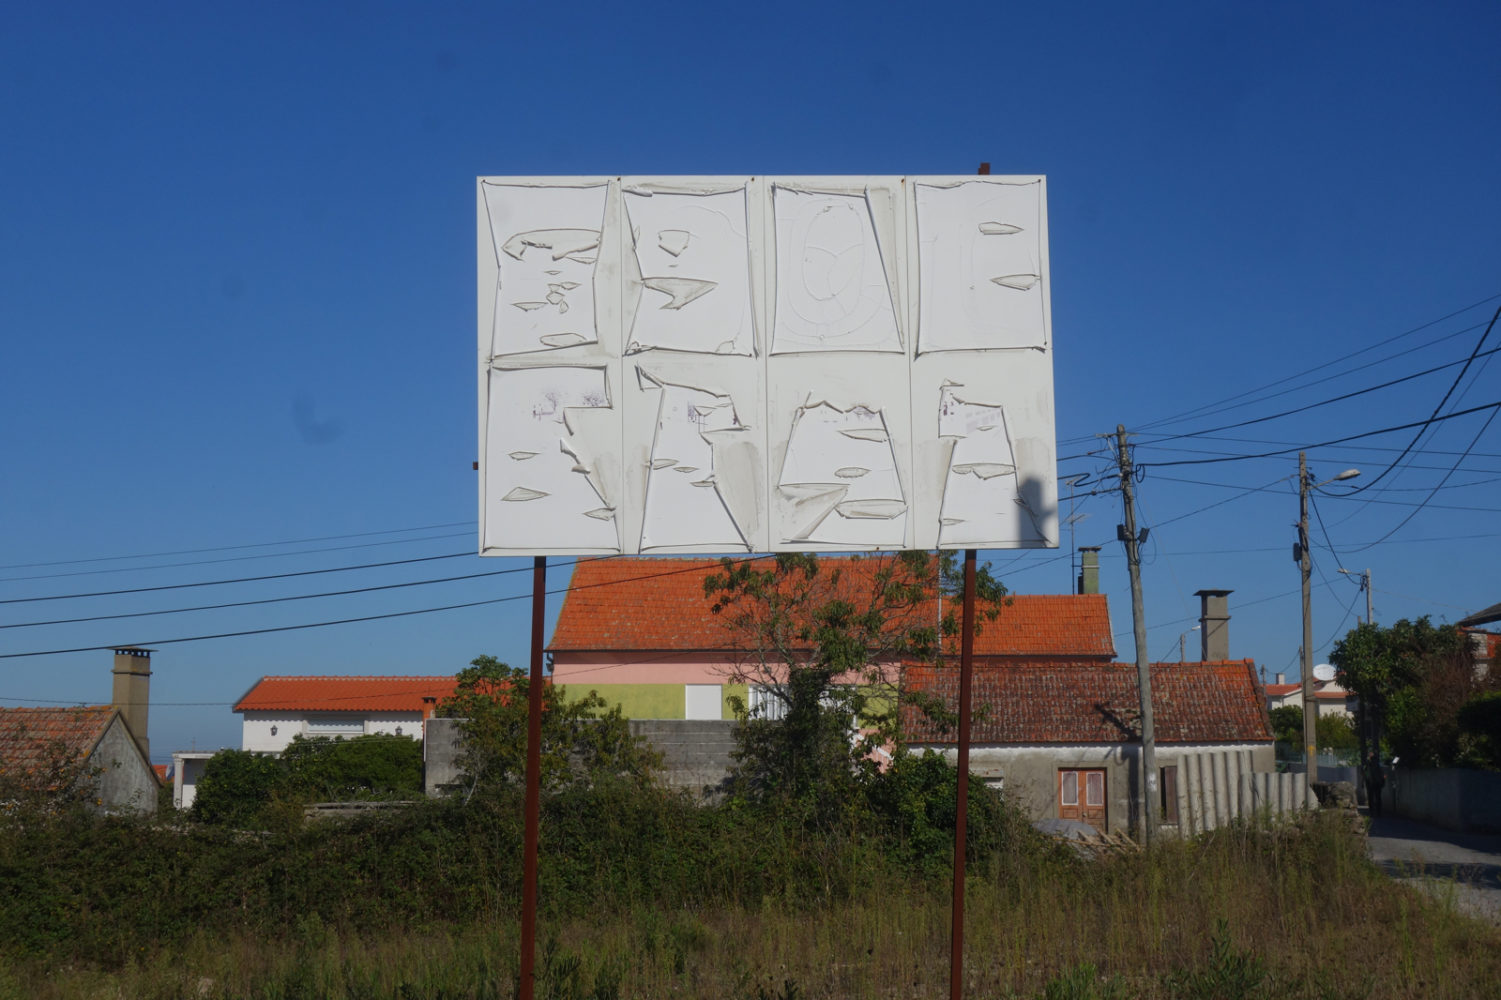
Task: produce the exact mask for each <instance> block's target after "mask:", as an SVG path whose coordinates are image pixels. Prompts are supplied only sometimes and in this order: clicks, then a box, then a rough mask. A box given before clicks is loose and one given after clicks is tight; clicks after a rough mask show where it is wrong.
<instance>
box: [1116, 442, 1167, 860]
mask: <svg viewBox="0 0 1501 1000" xmlns="http://www.w3.org/2000/svg"><path fill="white" fill-rule="evenodd" d="M1115 439H1116V447H1117V460H1118V461H1119V463H1120V470H1121V502H1122V504H1123V505H1124V506H1125V515H1126V523H1125V524H1123V525H1120V526H1118V527H1117V529H1116V536H1117V537H1118V538H1119V539H1120V540H1121V541H1122V542H1124V543H1125V545H1126V568H1127V569H1128V570H1129V571H1130V573H1131V623H1132V625H1133V627H1134V629H1135V633H1136V683H1137V686H1138V688H1139V689H1140V692H1141V777H1142V782H1141V798H1142V801H1141V830H1142V841H1143V843H1145V844H1146V845H1147V846H1149V847H1150V846H1151V844H1152V840H1153V838H1154V837H1155V836H1156V833H1157V743H1156V734H1155V733H1154V732H1153V729H1152V668H1151V665H1150V664H1149V663H1148V662H1147V619H1146V612H1145V611H1144V610H1143V608H1142V600H1141V543H1142V542H1144V541H1146V540H1147V529H1145V528H1143V529H1142V530H1141V533H1140V534H1139V535H1138V534H1137V531H1136V504H1135V502H1134V500H1133V498H1132V494H1131V483H1132V478H1133V476H1134V474H1135V473H1134V471H1133V470H1132V468H1131V453H1130V452H1129V451H1128V450H1127V449H1126V425H1125V424H1116V425H1115Z"/></svg>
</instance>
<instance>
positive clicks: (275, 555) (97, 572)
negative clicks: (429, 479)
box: [0, 531, 473, 583]
mask: <svg viewBox="0 0 1501 1000" xmlns="http://www.w3.org/2000/svg"><path fill="white" fill-rule="evenodd" d="M472 536H473V532H469V531H451V532H448V533H447V534H443V535H423V536H422V537H420V538H398V539H393V540H391V541H386V542H361V543H360V544H358V545H333V546H328V547H325V548H321V549H302V550H300V551H297V552H262V553H259V554H257V555H253V556H226V557H225V558H223V559H193V560H189V561H187V562H175V563H154V564H152V565H150V566H115V567H112V568H110V569H84V570H74V571H73V572H70V573H38V574H35V575H33V576H7V577H0V583H19V582H23V581H27V580H58V579H62V578H65V577H74V576H104V575H105V574H108V573H147V572H150V571H152V570H158V569H181V568H182V567H184V566H217V565H220V564H222V563H233V562H250V561H252V560H255V559H286V558H290V557H293V556H309V555H317V554H320V553H324V552H348V551H350V550H352V549H378V548H381V547H383V546H386V545H407V544H410V543H412V542H437V541H443V540H446V539H449V538H467V537H472Z"/></svg>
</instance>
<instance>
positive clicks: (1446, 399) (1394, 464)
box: [1348, 308, 1501, 530]
mask: <svg viewBox="0 0 1501 1000" xmlns="http://www.w3.org/2000/svg"><path fill="white" fill-rule="evenodd" d="M1498 318H1501V308H1498V309H1497V310H1496V311H1495V313H1494V314H1492V316H1491V321H1490V322H1489V323H1487V324H1486V326H1485V332H1484V333H1482V334H1481V335H1480V339H1479V340H1478V341H1476V342H1475V347H1474V349H1473V350H1471V351H1470V357H1469V358H1468V359H1467V360H1466V361H1465V363H1464V367H1463V368H1461V369H1460V370H1459V374H1458V375H1455V376H1454V381H1453V382H1452V383H1450V385H1449V390H1448V391H1447V392H1445V393H1444V398H1443V399H1440V400H1439V401H1438V405H1437V406H1435V407H1434V408H1433V413H1432V414H1430V415H1429V418H1428V423H1429V424H1431V423H1432V422H1433V421H1434V420H1435V419H1436V418H1437V417H1438V415H1439V414H1440V413H1441V412H1443V409H1444V407H1445V406H1446V405H1447V404H1448V402H1449V397H1451V396H1453V395H1454V390H1456V389H1458V388H1459V383H1460V382H1462V381H1463V380H1464V377H1465V373H1466V372H1468V371H1469V370H1470V366H1471V365H1472V364H1474V363H1475V359H1476V358H1477V357H1479V356H1480V348H1481V347H1482V346H1484V344H1485V341H1486V338H1488V337H1489V336H1490V335H1491V330H1493V329H1494V328H1495V326H1496V320H1497V319H1498ZM1461 412H1466V411H1461ZM1453 415H1454V414H1450V416H1453ZM1492 416H1494V414H1492ZM1486 426H1490V421H1489V420H1487V421H1486ZM1427 430H1428V424H1425V425H1424V426H1423V427H1421V428H1420V429H1419V430H1418V432H1417V433H1416V434H1414V435H1413V436H1412V440H1411V441H1409V442H1408V443H1407V447H1405V448H1403V449H1402V453H1401V454H1400V455H1398V456H1397V457H1396V458H1394V459H1392V461H1391V463H1390V464H1389V465H1387V467H1386V468H1384V469H1382V470H1381V471H1380V472H1379V473H1377V474H1376V476H1375V478H1373V479H1371V480H1370V481H1369V482H1367V483H1365V484H1363V485H1360V486H1357V487H1355V488H1354V489H1352V490H1350V492H1349V494H1348V495H1350V496H1354V495H1355V494H1358V493H1364V492H1365V491H1366V490H1368V489H1370V488H1371V487H1372V486H1375V485H1376V484H1377V483H1379V482H1381V480H1383V479H1385V478H1386V476H1387V474H1388V473H1389V472H1391V471H1392V470H1393V469H1395V468H1396V467H1397V465H1398V464H1399V463H1400V462H1401V461H1402V459H1403V458H1405V457H1406V456H1407V453H1408V452H1410V451H1412V449H1413V447H1414V446H1416V445H1417V443H1418V441H1419V440H1420V439H1421V438H1422V436H1423V435H1424V434H1425V433H1427ZM1472 445H1473V442H1472ZM1403 523H1404V524H1405V523H1406V522H1405V521H1404V522H1403ZM1400 526H1401V525H1398V527H1400ZM1393 530H1395V529H1393Z"/></svg>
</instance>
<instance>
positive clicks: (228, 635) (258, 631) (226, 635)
mask: <svg viewBox="0 0 1501 1000" xmlns="http://www.w3.org/2000/svg"><path fill="white" fill-rule="evenodd" d="M603 558H607V559H609V558H623V557H620V556H605V557H603ZM773 558H775V556H772V555H754V556H746V557H744V558H740V559H735V560H732V564H739V563H746V562H754V561H756V560H758V559H773ZM527 568H530V567H527ZM702 569H703V567H702V566H701V565H693V566H686V567H683V568H681V569H674V570H669V571H667V572H664V573H649V574H647V575H645V576H637V577H629V578H625V579H620V580H608V581H604V582H602V583H595V584H587V585H585V586H581V587H575V586H572V584H571V583H570V584H569V585H568V586H565V587H563V588H561V589H558V590H548V591H545V592H544V596H547V597H553V596H556V595H558V594H567V593H570V592H573V591H578V590H589V589H593V588H594V587H608V586H615V585H617V584H622V583H635V582H639V581H641V580H653V579H658V578H660V577H667V576H676V575H678V574H681V573H694V572H701V571H702ZM533 596H534V595H532V594H530V593H526V594H516V595H511V596H507V597H492V598H487V599H485V600H481V601H466V602H463V603H461V604H445V605H442V606H441V607H434V608H419V609H416V610H411V611H392V612H387V613H385V614H378V615H361V616H359V617H356V618H339V619H332V620H328V621H320V622H307V623H303V624H298V625H278V626H270V627H265V628H254V629H242V630H240V631H236V632H218V633H214V634H211V635H194V636H183V637H179V638H172V639H149V640H145V641H141V642H129V643H123V644H110V645H105V646H77V647H74V648H71V649H45V650H34V651H32V652H27V653H0V660H13V659H18V658H21V657H26V656H54V655H57V654H61V653H89V652H95V651H98V650H104V649H119V648H121V646H122V645H123V646H146V647H154V646H170V645H175V644H178V643H184V642H200V641H204V640H208V639H237V638H240V637H243V636H248V635H268V634H271V633H276V632H297V631H302V630H305V629H312V628H326V627H329V626H332V625H351V624H355V623H358V622H372V621H383V620H386V619H390V618H409V617H412V616H413V615H427V614H435V613H437V612H440V611H456V610H460V609H463V608H478V607H483V606H485V605H489V604H505V603H509V602H511V601H522V600H530V599H531V598H532V597H533Z"/></svg>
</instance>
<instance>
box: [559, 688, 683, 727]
mask: <svg viewBox="0 0 1501 1000" xmlns="http://www.w3.org/2000/svg"><path fill="white" fill-rule="evenodd" d="M570 690H572V691H577V692H578V697H580V698H582V697H583V696H584V695H587V694H588V693H589V692H590V691H598V692H599V696H600V697H601V698H603V699H604V700H605V701H606V703H608V704H610V705H619V706H620V711H621V713H622V714H623V715H624V716H625V717H626V718H627V719H681V718H683V716H684V715H685V714H686V713H687V709H686V707H685V704H684V700H683V685H681V684H590V685H587V686H586V685H582V684H575V685H572V686H571V688H565V695H564V696H565V697H568V694H567V693H566V692H567V691H570Z"/></svg>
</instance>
